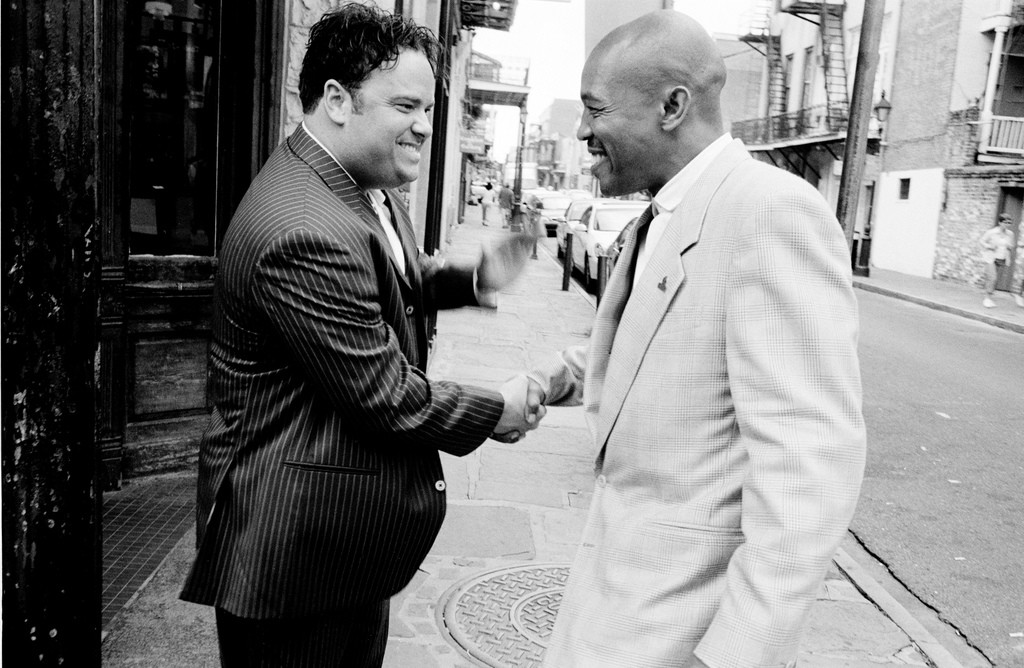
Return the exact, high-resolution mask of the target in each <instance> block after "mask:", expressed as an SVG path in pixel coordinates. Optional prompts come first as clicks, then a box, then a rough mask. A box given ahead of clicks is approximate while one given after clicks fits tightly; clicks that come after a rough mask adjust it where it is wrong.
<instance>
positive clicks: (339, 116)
mask: <svg viewBox="0 0 1024 668" xmlns="http://www.w3.org/2000/svg"><path fill="white" fill-rule="evenodd" d="M354 102H355V101H354V100H353V99H352V93H350V92H349V90H348V89H347V88H345V87H344V86H342V85H341V84H340V83H338V81H337V80H335V79H328V80H327V81H325V82H324V94H323V97H322V98H321V99H320V104H322V105H324V111H325V112H326V113H327V117H328V118H330V119H331V120H332V121H334V122H335V123H337V124H338V125H345V124H346V123H348V119H349V116H351V115H352V113H353V111H354Z"/></svg>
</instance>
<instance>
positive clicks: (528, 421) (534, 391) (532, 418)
mask: <svg viewBox="0 0 1024 668" xmlns="http://www.w3.org/2000/svg"><path fill="white" fill-rule="evenodd" d="M500 391H501V396H502V397H503V398H504V399H505V409H504V410H503V411H502V413H501V419H500V420H498V424H497V426H496V427H495V428H494V433H493V434H491V438H493V439H494V440H496V441H501V442H502V443H515V442H516V441H518V440H519V439H521V438H522V437H523V436H525V435H526V432H528V431H531V430H533V429H536V428H537V426H538V425H539V424H540V421H541V420H542V419H543V418H544V416H545V415H546V414H547V407H545V406H544V391H543V390H542V389H541V387H540V385H539V384H538V383H537V381H535V380H532V379H531V378H528V377H527V376H526V375H524V374H520V375H518V376H516V377H514V378H512V379H511V380H509V381H508V382H506V383H505V384H504V385H502V386H501V390H500Z"/></svg>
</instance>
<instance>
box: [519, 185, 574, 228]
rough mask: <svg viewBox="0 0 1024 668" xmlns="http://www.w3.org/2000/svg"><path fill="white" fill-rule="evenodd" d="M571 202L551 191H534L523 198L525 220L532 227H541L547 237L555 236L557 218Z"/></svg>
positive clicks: (560, 194) (566, 197)
mask: <svg viewBox="0 0 1024 668" xmlns="http://www.w3.org/2000/svg"><path fill="white" fill-rule="evenodd" d="M571 202H572V200H571V199H570V198H569V197H568V196H567V195H563V194H562V193H560V192H555V191H553V190H535V191H532V192H530V193H527V194H524V196H523V204H524V206H525V207H526V215H527V219H528V220H529V221H530V223H532V224H533V225H538V224H540V225H543V226H544V229H545V231H546V232H547V236H549V237H553V236H555V229H556V228H557V227H558V218H560V217H562V216H563V215H564V214H565V210H566V208H568V206H569V204H570V203H571Z"/></svg>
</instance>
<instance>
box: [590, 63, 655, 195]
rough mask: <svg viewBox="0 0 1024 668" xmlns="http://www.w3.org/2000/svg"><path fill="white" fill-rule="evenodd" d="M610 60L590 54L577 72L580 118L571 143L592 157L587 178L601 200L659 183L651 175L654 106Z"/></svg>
mask: <svg viewBox="0 0 1024 668" xmlns="http://www.w3.org/2000/svg"><path fill="white" fill-rule="evenodd" d="M615 60H616V58H614V57H613V54H605V55H601V54H596V53H595V54H594V55H593V56H591V58H590V59H589V60H588V61H587V64H586V66H585V67H584V68H583V77H582V83H581V88H580V99H581V100H582V101H583V117H582V118H581V119H580V128H579V131H578V132H577V133H576V136H577V138H579V139H580V140H581V141H585V142H586V143H587V150H588V151H589V152H590V154H591V156H593V162H592V163H591V166H590V169H591V173H592V174H593V175H594V176H595V177H596V178H597V180H598V181H599V182H600V183H601V190H602V192H603V193H604V194H606V195H627V194H629V193H633V192H637V191H640V190H652V191H656V190H657V189H658V188H660V187H661V186H662V185H664V183H665V181H664V180H663V179H661V178H659V176H658V175H657V174H656V173H655V170H654V168H655V166H656V163H657V159H656V157H655V156H656V155H657V151H658V148H659V147H658V141H657V140H658V139H659V138H660V137H661V135H662V133H661V131H660V129H659V125H658V122H659V114H658V105H657V103H656V102H655V101H654V100H652V99H651V97H650V95H649V94H648V93H645V92H643V91H640V90H638V89H637V87H636V86H635V85H633V84H632V83H631V79H630V77H629V76H626V72H624V71H623V69H622V68H620V66H619V65H618V64H617V63H616V62H615Z"/></svg>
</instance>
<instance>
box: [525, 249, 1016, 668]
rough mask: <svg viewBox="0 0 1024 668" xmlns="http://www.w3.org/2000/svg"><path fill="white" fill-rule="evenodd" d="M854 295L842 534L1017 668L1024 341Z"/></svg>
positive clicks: (1001, 662)
mask: <svg viewBox="0 0 1024 668" xmlns="http://www.w3.org/2000/svg"><path fill="white" fill-rule="evenodd" d="M542 243H543V244H544V245H545V246H546V247H547V248H548V249H549V250H550V252H551V255H552V256H554V249H555V246H554V239H546V240H544V241H543V242H542ZM574 278H575V279H578V278H579V276H578V275H575V276H574ZM857 297H858V299H859V302H860V308H861V343H860V352H861V368H862V375H863V384H864V416H865V420H866V422H867V426H868V464H867V469H866V472H865V478H864V487H863V492H862V495H861V500H860V504H859V506H858V510H857V515H856V517H855V518H854V521H853V525H852V527H851V530H852V532H853V533H854V534H855V535H856V536H857V538H858V540H860V541H861V542H862V544H863V545H864V546H865V547H866V548H867V549H868V550H869V551H871V552H872V553H873V554H874V555H875V556H876V557H877V558H878V559H879V560H880V561H882V562H883V563H884V564H886V565H887V566H888V568H889V569H890V571H891V572H892V574H893V575H894V576H895V577H896V578H897V579H898V580H900V581H901V582H902V583H903V584H904V585H905V586H906V587H907V588H908V589H909V590H910V591H911V592H913V593H914V594H915V595H916V596H917V597H918V598H919V599H921V600H922V601H923V602H924V603H925V604H927V605H928V606H930V607H932V608H933V609H934V610H936V611H937V613H938V615H939V617H940V618H941V619H943V620H944V621H946V622H947V623H948V624H950V625H952V626H954V627H955V628H957V629H958V630H959V631H960V632H961V634H962V635H963V636H965V637H966V639H967V641H968V642H970V643H971V644H972V645H974V646H975V647H976V648H977V649H978V650H979V651H981V652H982V653H984V654H985V656H986V657H988V659H989V660H990V661H992V662H993V663H994V664H995V665H996V666H999V667H1000V668H1002V667H1004V666H1005V667H1010V666H1024V636H1021V635H1017V634H1021V633H1024V517H1022V516H1024V336H1021V335H1020V334H1017V333H1014V332H1010V331H1007V330H1002V329H998V328H996V327H992V326H989V325H985V324H982V323H979V322H976V321H973V320H969V319H966V318H963V317H960V316H955V315H951V314H948V313H943V312H941V311H936V310H933V309H929V308H926V307H923V306H918V305H916V304H912V303H910V302H906V301H902V300H899V299H894V298H891V297H885V296H882V295H877V294H874V293H869V292H865V291H860V290H858V292H857Z"/></svg>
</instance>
